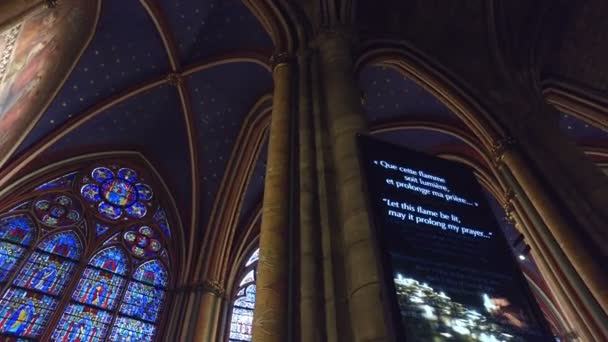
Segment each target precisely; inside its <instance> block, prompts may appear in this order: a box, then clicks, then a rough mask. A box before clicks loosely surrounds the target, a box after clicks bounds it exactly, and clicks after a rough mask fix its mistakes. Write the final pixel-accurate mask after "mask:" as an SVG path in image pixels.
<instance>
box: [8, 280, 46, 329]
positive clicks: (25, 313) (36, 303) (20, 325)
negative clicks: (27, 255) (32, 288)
mask: <svg viewBox="0 0 608 342" xmlns="http://www.w3.org/2000/svg"><path fill="white" fill-rule="evenodd" d="M56 306H57V302H56V301H55V300H54V299H53V298H52V297H49V296H45V295H42V294H38V293H33V292H29V291H25V290H22V289H17V288H13V287H11V288H9V289H8V291H7V292H6V293H5V294H4V296H3V297H2V299H0V332H1V333H4V334H7V335H15V336H21V337H31V338H33V337H37V336H38V335H40V333H41V332H42V330H43V328H44V327H45V325H46V322H47V320H48V318H49V315H50V313H51V312H53V310H55V307H56Z"/></svg>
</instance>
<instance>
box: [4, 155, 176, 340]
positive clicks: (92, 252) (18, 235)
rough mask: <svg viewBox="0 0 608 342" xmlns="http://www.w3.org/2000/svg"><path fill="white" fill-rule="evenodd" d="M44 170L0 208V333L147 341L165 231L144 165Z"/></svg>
mask: <svg viewBox="0 0 608 342" xmlns="http://www.w3.org/2000/svg"><path fill="white" fill-rule="evenodd" d="M49 178H50V179H52V180H51V181H48V182H46V183H43V184H42V185H39V186H37V187H35V188H32V189H30V190H29V192H26V193H27V194H28V195H26V196H23V195H22V196H20V197H19V198H20V199H19V201H15V202H14V203H12V204H11V205H10V206H8V207H7V208H5V209H4V213H0V286H1V287H0V289H4V292H0V340H5V339H7V340H10V341H27V340H45V341H47V340H48V341H88V342H94V341H127V340H130V341H154V340H155V339H156V338H157V335H158V324H159V323H160V320H161V317H162V311H163V309H164V306H165V302H166V300H167V298H166V291H167V288H168V286H169V282H170V281H169V279H170V276H169V271H168V269H167V267H166V265H167V263H168V262H169V257H168V256H169V255H170V254H169V253H167V242H166V240H167V239H169V238H170V232H169V220H168V217H167V214H166V213H165V211H164V210H163V208H162V207H161V206H160V205H159V203H158V199H157V197H156V196H154V193H153V190H152V187H151V186H150V185H148V184H149V180H148V179H146V176H145V171H144V172H142V171H141V170H137V171H136V168H132V167H124V166H120V165H109V166H104V165H95V166H94V167H91V168H90V169H88V171H87V170H86V169H85V170H82V171H73V170H72V171H71V172H70V173H68V174H66V175H64V176H59V177H57V176H55V177H49ZM87 186H89V187H88V188H87ZM95 187H97V188H95ZM90 188H93V190H94V191H91V190H90ZM87 189H89V190H87ZM24 194H25V193H24ZM28 196H29V197H28ZM24 197H27V198H25V199H24ZM148 212H151V213H152V214H154V215H152V214H150V215H148ZM81 227H84V228H81ZM87 228H88V229H90V230H91V231H90V232H88V231H86V229H87ZM106 233H108V234H107V235H106ZM110 237H111V238H110ZM87 239H88V240H87ZM85 242H86V243H85ZM159 258H160V259H159ZM82 259H84V260H83V261H85V262H84V265H86V266H78V264H79V262H80V261H81V260H82ZM161 259H162V261H161ZM68 289H69V290H68ZM49 322H57V323H56V325H54V326H49Z"/></svg>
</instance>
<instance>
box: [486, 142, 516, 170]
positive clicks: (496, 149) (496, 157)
mask: <svg viewBox="0 0 608 342" xmlns="http://www.w3.org/2000/svg"><path fill="white" fill-rule="evenodd" d="M514 145H515V139H513V138H512V137H510V136H506V137H504V138H502V139H499V140H497V141H496V142H495V143H494V145H492V149H491V152H492V159H493V161H494V164H495V165H496V166H501V165H502V157H503V156H504V154H505V152H506V151H508V150H510V149H512V148H513V146H514Z"/></svg>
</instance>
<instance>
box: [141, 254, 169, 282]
mask: <svg viewBox="0 0 608 342" xmlns="http://www.w3.org/2000/svg"><path fill="white" fill-rule="evenodd" d="M133 279H135V280H137V281H140V282H142V283H146V284H148V285H152V286H156V287H162V288H166V287H167V285H168V283H169V280H168V279H169V277H168V274H167V270H166V269H165V266H163V264H162V263H161V262H160V261H158V260H150V261H146V262H144V263H143V264H141V265H140V266H139V267H138V268H137V269H136V270H135V273H134V274H133Z"/></svg>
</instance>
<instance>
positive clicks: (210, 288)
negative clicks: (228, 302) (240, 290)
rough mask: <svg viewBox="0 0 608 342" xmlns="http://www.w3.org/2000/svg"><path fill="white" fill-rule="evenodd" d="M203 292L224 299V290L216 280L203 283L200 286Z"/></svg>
mask: <svg viewBox="0 0 608 342" xmlns="http://www.w3.org/2000/svg"><path fill="white" fill-rule="evenodd" d="M201 288H202V290H203V291H204V292H209V293H212V294H214V295H215V296H217V297H220V298H225V297H226V289H224V287H223V286H222V285H221V284H220V283H219V282H218V281H216V280H212V279H207V280H205V281H204V282H203V285H202V286H201Z"/></svg>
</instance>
